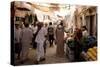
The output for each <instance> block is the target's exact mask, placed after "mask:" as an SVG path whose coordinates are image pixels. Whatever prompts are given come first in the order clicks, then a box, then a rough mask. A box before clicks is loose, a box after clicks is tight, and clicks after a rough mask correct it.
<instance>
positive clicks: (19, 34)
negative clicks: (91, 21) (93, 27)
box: [14, 20, 89, 64]
mask: <svg viewBox="0 0 100 67" xmlns="http://www.w3.org/2000/svg"><path fill="white" fill-rule="evenodd" d="M63 23H64V22H63V21H62V20H61V21H60V23H59V24H58V25H57V26H56V28H54V26H53V23H52V22H49V23H45V24H44V23H43V22H39V21H37V23H31V24H29V23H23V24H21V25H20V21H16V22H15V30H14V44H15V53H16V54H17V59H20V60H21V63H24V62H25V60H27V59H28V54H29V49H30V48H32V49H36V55H37V57H36V62H35V63H36V64H38V63H39V62H41V61H44V60H45V59H46V58H45V56H46V46H47V44H48V43H47V41H48V42H49V47H50V48H52V47H53V46H54V45H56V46H57V48H56V56H58V57H63V56H64V54H65V52H64V43H65V41H66V40H70V39H74V45H72V46H71V48H70V49H71V50H73V51H74V61H80V53H81V51H82V47H83V46H82V45H81V43H80V42H81V39H82V37H88V36H89V33H88V30H87V28H86V26H82V28H81V29H79V28H75V30H74V32H73V34H68V32H66V31H65V28H64V24H63ZM65 32H66V34H67V37H66V38H64V33H65ZM69 47H70V46H69ZM71 58H72V57H71Z"/></svg>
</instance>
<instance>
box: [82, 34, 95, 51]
mask: <svg viewBox="0 0 100 67" xmlns="http://www.w3.org/2000/svg"><path fill="white" fill-rule="evenodd" d="M95 43H96V38H95V37H93V36H88V37H83V38H82V39H81V44H82V49H83V50H84V51H87V50H88V49H89V48H90V47H93V46H96V44H95Z"/></svg>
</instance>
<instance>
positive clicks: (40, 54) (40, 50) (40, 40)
mask: <svg viewBox="0 0 100 67" xmlns="http://www.w3.org/2000/svg"><path fill="white" fill-rule="evenodd" d="M38 30H39V32H38V34H37V36H36V39H35V42H36V43H37V63H38V62H39V61H41V60H43V59H44V60H45V57H44V47H43V46H44V41H45V39H46V37H45V36H46V34H47V30H46V28H44V27H43V23H42V22H41V23H38Z"/></svg>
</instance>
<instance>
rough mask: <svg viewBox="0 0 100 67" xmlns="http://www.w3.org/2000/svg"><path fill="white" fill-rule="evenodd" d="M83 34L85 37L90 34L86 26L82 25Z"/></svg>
mask: <svg viewBox="0 0 100 67" xmlns="http://www.w3.org/2000/svg"><path fill="white" fill-rule="evenodd" d="M82 35H83V37H87V36H89V33H88V30H87V28H86V26H82Z"/></svg>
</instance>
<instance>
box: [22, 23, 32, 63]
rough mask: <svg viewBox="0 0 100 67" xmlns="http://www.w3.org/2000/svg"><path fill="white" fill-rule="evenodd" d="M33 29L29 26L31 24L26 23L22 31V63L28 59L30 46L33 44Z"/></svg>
mask: <svg viewBox="0 0 100 67" xmlns="http://www.w3.org/2000/svg"><path fill="white" fill-rule="evenodd" d="M32 37H33V34H32V30H31V29H30V28H29V24H28V23H26V24H25V28H24V29H23V30H22V32H21V43H22V63H23V62H24V61H25V60H26V59H28V54H29V48H30V47H31V44H32Z"/></svg>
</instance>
